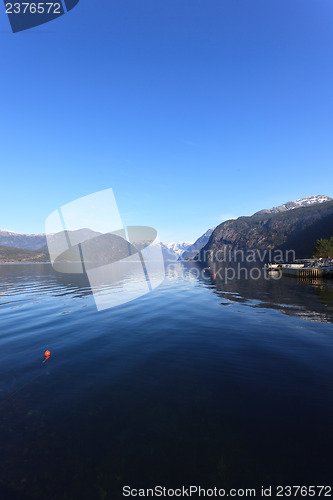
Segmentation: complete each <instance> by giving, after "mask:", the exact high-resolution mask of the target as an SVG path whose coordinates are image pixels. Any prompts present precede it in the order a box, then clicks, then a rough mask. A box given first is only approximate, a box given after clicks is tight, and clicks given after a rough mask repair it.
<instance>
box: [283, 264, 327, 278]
mask: <svg viewBox="0 0 333 500" xmlns="http://www.w3.org/2000/svg"><path fill="white" fill-rule="evenodd" d="M281 271H282V276H295V278H302V279H317V278H322V277H323V276H324V270H323V269H319V268H310V267H301V268H299V269H295V268H290V267H282V269H281Z"/></svg>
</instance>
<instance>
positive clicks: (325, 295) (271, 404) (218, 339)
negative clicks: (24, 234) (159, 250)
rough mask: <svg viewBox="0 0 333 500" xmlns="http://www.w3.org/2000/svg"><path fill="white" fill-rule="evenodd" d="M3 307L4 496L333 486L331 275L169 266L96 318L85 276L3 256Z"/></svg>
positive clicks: (0, 483)
mask: <svg viewBox="0 0 333 500" xmlns="http://www.w3.org/2000/svg"><path fill="white" fill-rule="evenodd" d="M0 304H1V307H0V311H1V315H0V352H1V379H0V398H1V402H0V443H1V445H0V450H1V451H0V454H1V455H0V458H1V465H0V470H1V473H0V493H1V494H2V496H1V498H6V499H10V498H22V499H24V498H27V499H29V498H31V499H33V498H36V499H42V498H43V499H44V498H48V499H52V498H54V499H80V500H81V499H89V500H92V499H102V500H103V499H104V500H105V499H120V498H123V497H122V488H123V486H125V485H129V486H131V487H133V488H146V487H150V488H152V487H154V486H156V485H161V486H167V487H170V488H176V487H179V486H182V485H191V484H195V485H201V486H202V487H206V488H210V487H215V486H216V487H221V488H232V487H235V488H249V487H257V486H259V485H268V486H269V485H276V484H281V485H302V484H311V485H316V484H321V485H325V484H330V481H331V468H332V449H333V431H332V428H333V426H332V421H333V401H332V383H333V325H332V323H333V287H332V282H328V281H327V282H326V283H324V282H317V283H313V282H303V283H299V282H298V281H297V280H296V279H294V278H282V279H281V280H276V279H274V278H268V277H267V276H264V275H263V276H262V277H261V278H260V279H258V280H251V279H249V280H246V279H244V277H241V278H240V279H236V280H232V281H229V282H228V283H225V281H224V280H223V279H217V280H214V279H212V277H211V276H209V275H208V274H207V273H202V272H201V270H198V268H195V267H193V266H191V265H186V264H182V263H177V264H174V265H173V266H171V267H169V268H168V271H167V276H166V279H165V281H164V282H163V284H162V285H161V286H160V287H159V288H157V289H156V290H154V291H153V292H152V293H150V294H147V295H145V296H143V297H141V298H139V299H137V300H134V301H132V302H130V303H127V304H124V305H122V306H119V307H116V308H113V309H109V310H105V311H102V312H97V310H96V308H95V306H94V301H93V297H92V295H91V292H90V289H89V286H88V282H87V281H86V280H85V279H84V277H82V276H74V275H64V274H59V273H56V272H54V271H53V270H52V268H51V266H50V265H47V264H36V265H32V264H31V265H30V264H26V265H2V266H0ZM46 349H49V350H50V351H51V357H50V359H48V360H46V361H45V362H44V356H43V353H44V351H45V350H46Z"/></svg>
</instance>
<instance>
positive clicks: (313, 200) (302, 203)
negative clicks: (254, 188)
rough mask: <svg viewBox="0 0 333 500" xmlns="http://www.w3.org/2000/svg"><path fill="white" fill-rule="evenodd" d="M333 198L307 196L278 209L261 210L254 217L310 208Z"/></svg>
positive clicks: (321, 195) (318, 195)
mask: <svg viewBox="0 0 333 500" xmlns="http://www.w3.org/2000/svg"><path fill="white" fill-rule="evenodd" d="M332 200H333V198H330V197H329V196H325V195H323V194H317V195H315V196H307V197H306V198H299V199H298V200H295V201H288V202H287V203H284V204H283V205H279V206H278V207H273V208H269V209H263V210H259V212H256V213H255V214H253V215H263V214H276V213H278V212H285V211H286V210H294V209H295V208H301V207H308V206H310V205H316V204H318V203H325V202H326V201H332Z"/></svg>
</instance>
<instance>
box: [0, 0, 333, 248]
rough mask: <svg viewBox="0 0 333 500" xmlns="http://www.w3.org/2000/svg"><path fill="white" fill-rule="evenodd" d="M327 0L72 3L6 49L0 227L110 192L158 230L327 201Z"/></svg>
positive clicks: (186, 231)
mask: <svg viewBox="0 0 333 500" xmlns="http://www.w3.org/2000/svg"><path fill="white" fill-rule="evenodd" d="M332 26H333V2H332V0H320V1H318V0H311V1H310V0H251V1H249V0H232V1H231V0H168V1H162V0H140V1H139V0H122V1H117V0H113V1H110V0H100V1H98V0H80V3H79V4H78V6H77V7H75V8H74V9H73V10H72V11H71V12H70V13H68V14H66V15H65V16H63V17H61V18H59V19H57V20H55V21H52V22H51V23H48V24H46V25H44V26H40V27H38V28H35V29H32V30H29V31H25V32H21V33H16V34H12V33H11V31H10V26H9V22H8V19H7V17H6V15H5V13H4V9H2V10H1V13H0V44H1V80H0V88H1V96H2V99H1V107H0V127H1V135H0V137H1V147H0V166H1V196H0V204H1V207H0V209H1V212H0V213H1V216H0V227H1V228H6V229H12V230H14V231H17V232H38V233H39V232H43V231H44V221H45V219H46V217H47V216H48V215H49V214H50V213H51V212H52V211H53V210H55V209H56V208H57V207H59V206H61V205H63V204H65V203H68V202H70V201H72V200H74V199H76V198H78V197H81V196H85V195H87V194H90V193H92V192H95V191H98V190H101V189H106V188H109V187H112V188H113V190H114V194H115V196H116V199H117V201H118V205H119V209H120V211H121V214H122V217H123V221H124V222H125V223H126V224H129V225H130V224H132V225H135V224H139V225H148V226H149V225H151V226H153V227H155V228H156V229H157V230H158V231H159V233H160V237H161V239H162V240H163V241H172V240H176V241H181V240H194V239H196V238H197V237H198V236H200V235H201V234H202V233H203V232H204V231H206V230H207V229H208V228H209V227H211V226H214V225H217V224H218V223H219V222H221V221H223V220H225V219H227V218H232V217H238V216H240V215H249V214H252V213H253V212H255V211H257V210H260V209H262V208H269V207H271V206H275V205H279V204H281V203H283V202H286V201H289V200H293V199H296V198H300V197H303V196H309V195H312V194H327V195H329V196H332V197H333V182H332V181H333V168H332V165H333V98H332V96H333V30H332Z"/></svg>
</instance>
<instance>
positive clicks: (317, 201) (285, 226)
mask: <svg viewBox="0 0 333 500" xmlns="http://www.w3.org/2000/svg"><path fill="white" fill-rule="evenodd" d="M332 214H333V199H332V198H330V197H328V196H324V195H316V196H310V197H307V198H300V199H298V200H295V201H289V202H287V203H284V204H283V205H279V206H277V207H273V208H270V209H263V210H260V211H259V212H256V213H255V214H253V215H252V216H248V217H239V218H238V219H235V220H229V221H225V222H223V223H221V224H220V225H218V226H217V227H215V228H210V229H208V230H207V231H206V232H205V233H204V234H203V235H202V236H200V237H199V238H198V239H197V240H196V241H195V242H194V243H191V242H186V241H185V242H180V243H175V242H170V243H161V248H162V253H163V256H164V258H165V260H177V259H181V260H192V259H194V258H195V259H196V260H198V259H199V260H200V259H201V258H203V253H202V252H203V251H204V250H205V251H206V254H207V251H209V252H210V254H211V255H212V258H214V255H215V254H216V252H217V251H218V250H219V249H220V248H221V247H223V246H225V245H228V247H229V248H230V249H231V250H232V251H236V250H248V249H255V250H263V249H267V248H270V249H286V248H292V249H295V252H296V254H297V256H298V257H310V256H312V248H313V245H314V243H315V242H316V240H317V239H319V238H326V237H330V236H332V235H333V227H332V226H333V224H332ZM82 231H89V232H90V233H91V230H89V229H88V230H86V229H85V230H81V233H82ZM82 234H83V233H82ZM82 234H81V236H82ZM93 236H95V237H97V236H99V233H95V234H94V235H93ZM47 238H48V239H54V238H55V239H56V238H57V235H48V237H47V236H46V235H45V234H18V233H15V232H13V231H9V230H0V262H28V261H30V262H41V261H49V255H48V250H47ZM82 241H83V240H82ZM113 243H114V242H113ZM113 243H112V244H113ZM108 245H111V240H110V241H108ZM95 248H97V247H95ZM110 248H111V247H110ZM19 250H22V251H19ZM90 252H91V250H90Z"/></svg>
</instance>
